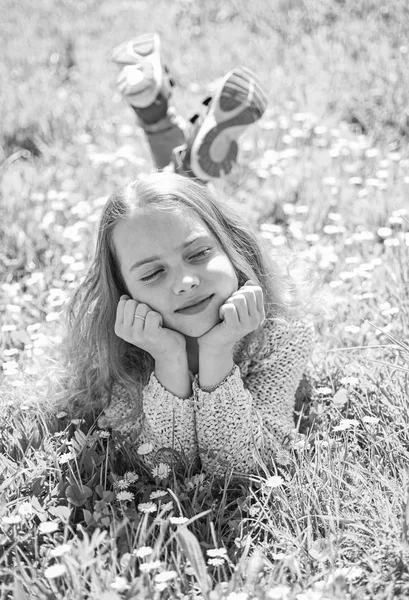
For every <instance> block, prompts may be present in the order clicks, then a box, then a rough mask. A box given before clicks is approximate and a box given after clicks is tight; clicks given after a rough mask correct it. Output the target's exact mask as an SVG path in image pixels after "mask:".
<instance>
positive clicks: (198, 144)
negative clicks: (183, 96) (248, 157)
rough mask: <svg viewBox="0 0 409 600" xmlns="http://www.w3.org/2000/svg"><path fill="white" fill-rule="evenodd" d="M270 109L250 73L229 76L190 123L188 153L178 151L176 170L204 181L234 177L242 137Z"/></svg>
mask: <svg viewBox="0 0 409 600" xmlns="http://www.w3.org/2000/svg"><path fill="white" fill-rule="evenodd" d="M266 107H267V97H266V93H265V91H264V89H263V87H262V86H261V84H260V83H259V81H258V80H257V78H256V77H255V75H254V74H253V73H252V72H251V71H250V70H249V69H246V68H244V67H238V68H236V69H233V70H232V71H230V72H229V73H227V75H225V77H224V78H223V79H222V81H221V82H220V84H219V86H218V87H217V89H216V92H215V94H214V96H213V97H212V98H207V99H206V100H205V101H204V102H203V104H202V113H201V114H199V115H195V116H194V117H193V118H192V119H191V120H190V123H189V125H190V132H187V134H186V135H187V136H188V137H187V147H186V150H185V151H184V152H183V151H180V149H179V152H177V150H178V149H177V150H176V151H174V163H175V166H176V170H178V171H179V172H184V173H185V174H187V175H189V176H191V177H196V178H197V179H200V180H202V181H209V180H211V179H217V178H219V177H223V176H224V175H227V174H228V173H230V171H231V170H232V168H233V165H234V163H235V162H236V159H237V154H238V140H239V138H240V136H241V134H242V133H244V131H245V130H246V129H247V127H248V126H249V125H251V124H252V123H254V122H255V121H257V120H258V119H260V117H261V116H262V115H263V113H264V111H265V109H266Z"/></svg>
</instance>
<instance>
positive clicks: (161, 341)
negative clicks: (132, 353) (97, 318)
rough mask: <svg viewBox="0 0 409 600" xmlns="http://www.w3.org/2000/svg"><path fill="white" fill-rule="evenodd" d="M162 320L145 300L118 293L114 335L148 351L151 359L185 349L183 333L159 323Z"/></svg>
mask: <svg viewBox="0 0 409 600" xmlns="http://www.w3.org/2000/svg"><path fill="white" fill-rule="evenodd" d="M162 323H163V319H162V315H161V314H160V313H158V312H155V311H154V310H152V309H151V308H150V306H148V305H147V304H143V303H141V302H137V301H136V300H133V299H132V298H130V297H129V296H121V298H120V300H119V302H118V306H117V310H116V321H115V333H116V335H117V336H118V337H120V338H122V339H123V340H125V341H126V342H129V343H130V344H133V345H134V346H138V348H142V350H145V351H146V352H149V354H150V355H151V356H152V357H153V358H154V359H155V360H158V359H160V358H163V357H165V356H170V357H174V356H175V355H176V354H177V353H178V352H179V351H182V352H186V339H185V337H184V336H183V335H182V334H181V333H178V332H177V331H173V330H172V329H167V328H165V327H162Z"/></svg>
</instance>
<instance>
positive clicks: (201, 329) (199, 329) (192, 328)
mask: <svg viewBox="0 0 409 600" xmlns="http://www.w3.org/2000/svg"><path fill="white" fill-rule="evenodd" d="M218 323H220V321H219V320H218V321H217V322H214V323H213V322H211V323H203V322H202V323H201V322H200V320H199V319H198V322H197V323H190V324H189V325H187V324H186V325H185V326H182V327H178V328H177V329H176V328H173V329H175V330H176V331H178V332H179V333H182V334H183V335H185V336H188V337H191V338H199V337H201V336H202V335H205V333H208V332H209V331H210V330H211V329H213V327H215V326H216V325H217V324H218Z"/></svg>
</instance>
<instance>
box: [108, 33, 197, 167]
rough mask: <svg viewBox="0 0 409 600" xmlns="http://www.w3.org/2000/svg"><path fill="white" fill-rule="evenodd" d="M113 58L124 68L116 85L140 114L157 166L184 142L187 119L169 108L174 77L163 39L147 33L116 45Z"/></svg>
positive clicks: (141, 123)
mask: <svg viewBox="0 0 409 600" xmlns="http://www.w3.org/2000/svg"><path fill="white" fill-rule="evenodd" d="M112 60H113V61H114V62H116V63H117V64H119V65H123V68H122V70H121V72H120V74H119V76H118V80H117V85H118V88H119V90H120V92H121V93H122V95H123V96H124V98H125V100H126V101H127V102H128V104H129V105H130V106H131V107H132V108H133V110H134V111H135V113H136V115H137V119H138V123H139V125H140V126H141V127H142V129H143V130H144V132H145V134H146V138H147V141H148V143H149V146H150V149H151V152H152V156H153V159H154V161H155V164H156V166H157V168H158V169H163V168H164V167H166V166H167V165H168V164H169V163H171V161H172V151H173V149H174V148H175V147H177V146H180V145H181V144H184V143H185V131H184V129H185V123H184V122H183V120H182V119H181V118H180V117H178V116H177V115H176V113H175V112H174V110H173V109H171V108H169V105H168V99H169V97H170V95H171V86H172V81H171V79H170V77H169V75H168V73H167V71H166V69H165V68H164V67H163V65H162V62H161V56H160V39H159V36H158V35H157V34H146V35H142V36H139V37H137V38H135V39H132V40H130V41H129V42H125V43H124V44H121V45H120V46H118V47H117V48H115V49H114V51H113V53H112Z"/></svg>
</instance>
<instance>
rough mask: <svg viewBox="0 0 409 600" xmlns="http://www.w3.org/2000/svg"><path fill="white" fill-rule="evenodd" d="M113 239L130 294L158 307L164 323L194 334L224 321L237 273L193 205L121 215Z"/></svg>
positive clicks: (166, 325)
mask: <svg viewBox="0 0 409 600" xmlns="http://www.w3.org/2000/svg"><path fill="white" fill-rule="evenodd" d="M113 242H114V245H115V249H116V252H117V256H118V259H119V263H120V268H121V273H122V276H123V278H124V280H125V283H126V285H127V288H128V290H129V293H130V295H131V296H132V298H133V299H134V300H136V301H137V302H143V303H144V304H148V305H149V306H150V307H151V308H152V309H153V310H154V311H156V312H159V313H160V314H161V315H162V317H163V326H164V327H167V328H169V329H173V330H175V331H178V332H180V333H182V334H184V335H186V336H190V337H195V338H196V337H200V336H201V335H204V334H205V333H206V332H207V331H209V330H210V329H212V328H213V327H214V326H215V325H217V324H218V323H219V322H220V319H219V309H220V307H221V306H222V304H224V302H225V301H226V300H227V298H229V297H230V296H231V294H232V293H233V292H234V291H236V290H237V289H238V279H237V276H236V273H235V271H234V268H233V265H232V263H231V262H230V259H229V258H228V256H227V254H226V253H225V252H224V250H223V249H222V248H221V246H220V245H219V243H218V242H217V241H216V239H215V238H214V237H213V236H212V234H211V233H210V231H209V230H208V228H207V226H206V225H205V224H204V223H203V222H202V220H201V219H200V218H199V217H198V216H197V215H196V214H195V213H194V212H193V211H190V210H188V209H184V210H183V209H175V210H173V211H172V212H170V211H160V210H158V209H155V208H148V209H146V210H144V211H143V212H141V213H139V214H138V215H137V216H134V217H132V218H128V219H124V220H122V221H120V222H119V223H118V224H117V225H116V226H115V229H114V231H113ZM202 300H204V302H203V303H202V302H201V301H202ZM198 303H199V304H198ZM192 305H193V306H192ZM188 306H189V307H190V308H187V307H188Z"/></svg>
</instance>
